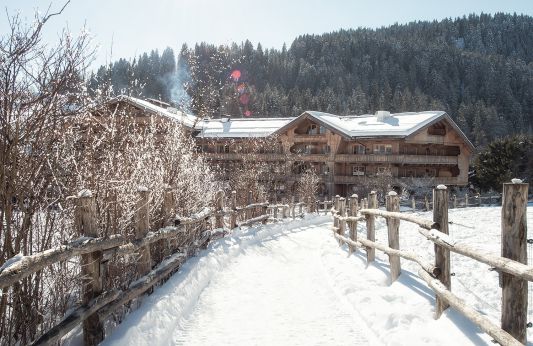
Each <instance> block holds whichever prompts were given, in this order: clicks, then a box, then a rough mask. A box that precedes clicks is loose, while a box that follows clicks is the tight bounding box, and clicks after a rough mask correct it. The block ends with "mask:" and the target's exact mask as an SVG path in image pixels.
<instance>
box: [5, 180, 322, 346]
mask: <svg viewBox="0 0 533 346" xmlns="http://www.w3.org/2000/svg"><path fill="white" fill-rule="evenodd" d="M138 193H139V198H138V203H137V205H136V209H135V217H134V220H135V237H134V239H129V238H127V237H125V236H124V235H121V234H116V235H111V236H109V237H105V238H104V237H98V228H97V221H96V220H97V214H96V200H95V198H94V197H93V196H92V194H91V193H90V192H89V191H87V190H84V191H82V192H80V193H79V194H78V196H77V197H76V198H75V202H76V212H75V215H76V220H75V224H76V227H77V233H78V234H79V236H80V237H79V238H78V239H75V240H73V241H70V242H68V243H65V244H63V245H61V246H58V247H55V248H52V249H49V250H46V251H43V252H39V253H35V254H33V255H29V256H23V257H22V258H21V259H19V260H17V261H15V262H13V263H12V264H10V265H8V266H6V267H5V268H4V269H3V270H2V271H0V289H5V288H8V287H10V286H12V285H14V284H16V283H17V282H19V281H20V280H22V279H24V278H26V277H28V276H30V275H32V274H34V273H36V272H38V271H40V270H42V269H43V268H45V267H47V266H50V265H52V264H54V263H58V262H64V261H67V260H69V259H70V258H73V257H75V256H81V263H80V264H81V274H80V275H81V278H82V283H83V285H82V304H81V306H78V307H77V308H75V309H74V310H73V311H72V312H71V313H69V314H68V315H67V316H65V317H64V318H63V320H62V321H61V322H59V323H58V324H57V325H55V326H54V327H53V328H52V329H50V330H48V331H47V332H45V333H44V334H42V335H41V336H40V337H39V338H38V339H37V340H35V341H34V342H33V344H34V345H51V344H56V343H57V342H58V341H59V340H60V339H61V338H62V337H63V336H65V335H66V334H67V333H68V332H69V331H70V330H72V329H73V328H75V327H76V326H78V325H80V324H83V334H84V344H85V345H96V344H98V343H99V342H101V341H102V340H103V338H104V327H103V324H104V321H105V320H106V318H107V317H109V316H110V315H111V314H112V313H114V312H115V311H117V309H119V308H120V307H122V306H123V305H124V304H126V303H128V302H129V301H131V300H132V299H134V298H137V297H139V296H140V295H142V294H143V293H145V292H148V291H149V290H151V289H152V288H153V287H154V285H156V284H158V283H160V282H161V281H163V280H165V279H166V278H168V276H169V275H171V274H172V273H174V272H175V271H177V270H178V269H179V267H180V266H181V265H182V264H183V263H184V262H185V261H186V259H187V258H189V257H190V256H192V255H194V254H195V252H196V251H197V250H198V249H201V248H205V247H207V245H208V244H209V242H210V241H212V240H215V239H217V238H220V237H223V236H224V235H226V234H228V232H229V230H231V229H233V228H235V227H239V226H245V225H252V224H254V223H259V222H260V223H266V222H267V220H269V219H270V220H278V219H282V218H288V217H291V216H292V217H293V218H296V217H298V216H303V214H304V212H305V209H306V208H305V203H294V198H292V199H291V203H287V204H276V205H270V204H269V203H267V202H260V203H257V202H255V203H254V202H253V201H252V193H251V192H250V193H249V194H248V196H247V197H248V198H247V202H248V203H247V205H246V206H243V207H239V206H237V204H236V201H237V198H236V197H237V196H236V192H235V191H233V192H232V195H231V196H230V198H229V201H230V206H229V207H225V205H224V200H225V196H224V192H223V191H222V190H220V191H218V192H217V193H216V194H215V197H214V200H213V206H214V207H206V208H204V209H202V210H200V211H198V212H197V213H195V214H192V215H190V216H188V217H183V216H175V217H171V218H169V220H168V221H169V222H168V223H170V224H167V225H164V227H162V228H160V229H158V230H156V231H150V214H149V209H150V208H149V206H150V203H151V199H150V191H148V190H147V189H145V188H140V189H139V191H138ZM164 197H165V198H164V199H163V200H164V202H163V211H164V210H171V206H169V203H172V198H166V197H167V196H166V195H165V196H164ZM313 209H314V206H311V207H310V208H309V210H313ZM161 242H164V243H165V244H164V245H166V246H161V247H160V249H163V250H162V251H163V253H151V252H150V246H151V245H154V244H156V243H161ZM128 254H138V255H139V256H137V261H136V262H135V264H136V268H137V269H136V273H137V274H138V276H139V278H138V279H137V280H135V281H134V282H133V283H131V284H130V285H129V286H128V287H127V288H126V289H124V290H119V289H111V290H108V291H105V292H104V291H103V284H102V283H103V282H104V281H105V277H104V275H105V274H104V273H107V270H106V269H105V268H106V266H107V265H109V261H110V259H111V258H113V255H119V256H122V255H128ZM134 257H135V256H129V257H128V258H130V259H131V258H134ZM157 259H159V260H157ZM155 262H159V263H155Z"/></svg>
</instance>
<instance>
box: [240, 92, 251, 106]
mask: <svg viewBox="0 0 533 346" xmlns="http://www.w3.org/2000/svg"><path fill="white" fill-rule="evenodd" d="M239 101H241V103H242V104H243V105H247V104H248V102H250V95H248V94H242V95H241V96H240V97H239Z"/></svg>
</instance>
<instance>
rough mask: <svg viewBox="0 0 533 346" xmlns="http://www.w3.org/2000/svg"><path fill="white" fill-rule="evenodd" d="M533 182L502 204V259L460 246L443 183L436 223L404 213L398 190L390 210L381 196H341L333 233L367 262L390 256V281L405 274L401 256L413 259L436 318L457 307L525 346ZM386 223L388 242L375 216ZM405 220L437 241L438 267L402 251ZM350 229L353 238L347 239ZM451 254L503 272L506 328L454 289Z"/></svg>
mask: <svg viewBox="0 0 533 346" xmlns="http://www.w3.org/2000/svg"><path fill="white" fill-rule="evenodd" d="M527 190H528V184H523V183H521V182H517V183H512V184H511V183H510V184H504V187H503V206H502V225H501V235H502V252H501V256H497V255H493V254H488V253H485V252H482V251H480V250H478V249H476V248H474V247H472V246H470V245H468V244H465V243H461V242H458V241H456V240H454V239H453V238H451V237H450V236H449V235H448V223H449V221H448V201H449V196H448V190H447V188H446V186H444V185H439V186H438V187H437V188H436V189H434V191H433V206H434V207H433V220H426V219H423V218H420V217H417V216H415V215H413V214H407V213H400V212H399V210H400V209H399V197H398V196H397V195H396V193H395V192H391V193H389V195H388V196H387V197H386V211H384V210H378V209H377V207H378V202H377V198H376V193H375V192H371V193H370V194H369V196H368V199H363V200H362V203H363V208H359V207H358V196H357V195H352V196H351V197H350V198H348V208H347V207H346V199H345V198H341V197H339V196H336V197H335V198H334V201H333V204H334V206H333V208H332V209H331V212H332V214H333V231H334V233H333V234H334V237H335V238H336V239H338V241H339V244H340V245H342V244H344V243H346V244H347V245H348V247H349V252H350V253H352V252H354V251H356V250H357V249H362V250H365V251H366V258H367V262H372V261H374V259H375V250H376V249H377V250H379V251H382V252H384V253H386V254H388V255H389V263H390V275H391V283H392V282H394V281H395V280H396V279H397V278H398V276H399V275H400V273H401V264H400V258H403V259H406V260H409V261H413V262H415V263H417V264H418V265H419V267H420V269H419V270H418V275H419V276H420V278H422V279H423V280H424V281H425V282H426V283H427V284H428V286H429V287H430V288H431V289H432V290H433V291H434V292H435V294H436V308H435V317H436V318H439V317H440V315H441V314H442V312H443V311H444V310H445V309H446V308H448V307H449V306H452V307H453V308H454V309H455V310H457V311H458V312H460V313H461V314H462V315H464V316H465V317H466V318H468V319H469V320H470V321H471V322H473V323H474V324H476V325H477V326H478V327H479V328H481V329H482V330H483V331H484V332H486V333H487V334H489V335H490V336H492V337H493V338H494V340H495V341H497V342H498V343H500V344H502V345H521V344H525V343H526V328H527V303H528V301H527V298H528V285H527V282H528V281H533V266H529V265H527V252H526V242H527V240H526V236H527V234H526V232H527V224H526V223H527V221H526V209H527ZM378 216H379V217H384V218H386V219H387V233H388V244H382V243H377V242H376V241H375V218H376V217H378ZM362 221H365V222H366V233H367V234H366V238H363V237H361V236H359V235H358V233H357V223H358V222H362ZM400 221H407V222H411V223H414V224H416V225H418V232H419V233H420V234H421V235H422V236H424V237H425V238H426V239H428V240H430V241H432V242H433V243H435V260H434V263H430V262H428V261H427V260H426V259H423V258H421V257H420V256H418V255H417V254H416V253H415V252H413V251H409V250H400V249H399V225H400ZM346 231H348V235H346ZM450 251H451V252H455V253H457V254H460V255H463V256H466V257H469V258H471V259H474V260H476V261H479V262H481V263H484V264H487V265H489V266H490V267H491V268H492V270H495V271H497V272H498V273H500V286H501V289H502V309H501V311H502V312H501V326H500V325H497V324H495V323H494V322H492V321H491V320H490V319H488V318H487V317H486V316H485V315H484V314H482V313H481V312H479V311H477V310H476V309H474V308H472V307H470V306H468V305H467V304H466V303H465V301H463V300H462V299H461V298H459V297H458V296H456V295H455V294H454V293H452V291H451V285H450V282H451V274H450Z"/></svg>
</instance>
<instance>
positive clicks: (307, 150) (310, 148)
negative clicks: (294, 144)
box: [304, 144, 313, 154]
mask: <svg viewBox="0 0 533 346" xmlns="http://www.w3.org/2000/svg"><path fill="white" fill-rule="evenodd" d="M312 151H313V146H312V145H309V144H307V145H305V146H304V154H311V152H312Z"/></svg>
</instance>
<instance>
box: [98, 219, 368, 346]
mask: <svg viewBox="0 0 533 346" xmlns="http://www.w3.org/2000/svg"><path fill="white" fill-rule="evenodd" d="M317 221H318V224H315V225H313V224H310V223H311V222H310V221H307V222H306V221H303V222H302V221H300V222H297V223H296V222H292V223H291V222H290V223H289V224H280V225H270V226H268V227H267V228H266V229H265V230H260V229H251V230H248V231H244V232H242V233H241V234H239V235H234V236H233V237H230V238H227V239H222V240H220V241H219V242H217V243H215V244H213V245H212V246H211V249H210V250H208V251H207V253H204V254H202V255H201V256H200V257H198V258H194V259H192V260H190V261H189V262H190V263H187V264H186V265H185V267H184V270H182V271H183V272H182V273H179V274H178V275H177V277H181V279H178V280H175V278H173V279H171V280H169V282H167V283H166V284H165V285H164V286H163V287H161V288H159V289H158V290H157V291H156V292H155V293H154V294H153V295H152V296H151V297H149V298H147V299H146V300H145V302H143V306H142V307H141V308H140V309H139V310H137V311H135V312H134V313H132V314H131V315H130V316H129V317H128V318H127V320H126V321H125V322H123V323H122V324H121V325H120V326H119V327H118V328H117V330H115V331H114V333H113V334H112V335H111V336H110V337H109V338H108V339H106V343H107V344H113V345H116V344H124V345H145V344H152V345H216V344H220V345H357V344H360V345H368V344H377V341H376V339H375V337H374V335H373V334H372V333H371V332H370V331H369V330H368V328H366V326H365V323H364V322H363V321H362V320H361V318H360V316H359V315H358V314H357V313H355V312H354V311H353V310H352V309H349V308H348V305H347V304H346V302H345V301H343V299H342V296H339V295H338V294H337V293H336V291H335V289H334V287H332V286H331V285H330V282H331V278H330V277H329V276H328V273H326V272H325V271H324V267H323V264H322V261H321V260H322V257H321V255H322V252H323V245H324V241H326V242H332V244H330V245H333V246H335V247H337V245H336V244H335V242H334V240H333V239H328V238H329V237H328V236H327V235H326V234H325V233H324V232H325V229H326V228H327V227H328V226H331V224H330V222H329V219H328V218H324V217H318V218H316V217H315V218H314V220H313V221H312V222H315V223H316V222H317ZM291 224H293V225H291ZM294 225H297V227H295V226H294ZM337 250H338V247H337ZM218 269H220V270H218ZM173 281H174V282H173ZM175 281H177V282H175ZM179 288H182V289H183V290H180V289H179ZM180 292H181V295H182V296H181V297H180V296H178V294H180ZM184 296H187V297H189V298H190V299H191V300H192V302H191V303H189V304H187V302H186V301H185V300H184V299H183V298H184ZM180 308H182V311H179V310H180ZM169 310H171V311H169ZM173 313H176V314H175V315H173V316H172V314H173Z"/></svg>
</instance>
